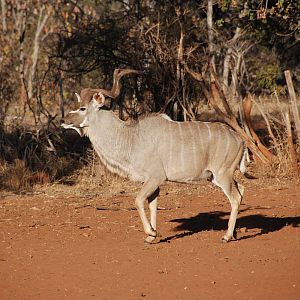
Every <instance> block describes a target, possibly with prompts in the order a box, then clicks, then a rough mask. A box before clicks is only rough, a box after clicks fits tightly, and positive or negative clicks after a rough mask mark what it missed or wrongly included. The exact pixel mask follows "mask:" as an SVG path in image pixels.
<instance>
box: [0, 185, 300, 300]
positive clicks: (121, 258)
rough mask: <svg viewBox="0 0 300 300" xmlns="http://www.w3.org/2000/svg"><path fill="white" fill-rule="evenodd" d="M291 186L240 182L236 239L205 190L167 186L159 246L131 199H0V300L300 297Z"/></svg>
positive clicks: (218, 201) (298, 191)
mask: <svg viewBox="0 0 300 300" xmlns="http://www.w3.org/2000/svg"><path fill="white" fill-rule="evenodd" d="M299 183H300V182H299V181H296V180H292V181H284V182H279V181H277V182H276V181H273V182H272V183H271V184H270V183H267V182H265V183H264V182H261V181H259V180H253V181H247V183H246V194H245V198H244V201H243V205H242V207H241V212H240V215H239V220H238V225H237V226H238V240H237V241H233V242H230V243H228V244H222V243H221V242H220V238H221V236H222V235H223V234H224V232H225V230H226V228H227V220H228V213H229V203H228V201H227V200H226V199H225V196H224V195H223V194H222V193H221V192H220V191H219V190H217V189H215V188H212V187H211V185H209V184H206V185H204V187H203V186H200V187H197V186H194V185H178V186H177V185H176V189H175V190H174V186H173V187H172V191H170V189H169V185H168V184H167V185H165V186H164V187H163V188H162V192H161V197H160V200H159V207H160V210H159V212H158V216H159V218H158V227H159V231H160V233H161V234H162V238H161V239H160V241H158V242H157V243H155V244H153V245H145V244H144V243H143V238H144V237H145V236H144V234H143V232H142V231H141V228H142V227H141V222H140V220H139V218H138V215H137V211H135V210H134V209H133V202H134V200H133V199H134V197H133V196H131V195H130V194H127V192H126V193H123V194H119V195H116V196H114V197H99V196H98V197H92V198H88V199H87V198H83V197H82V198H75V197H74V196H73V197H70V196H60V197H54V196H49V195H46V194H45V195H36V196H14V195H10V196H5V195H2V197H0V243H1V244H0V245H1V246H0V299H5V300H11V299H17V300H19V299H20V300H22V299H30V300H35V299H39V300H46V299H54V300H55V299H109V300H110V299H124V300H126V299H164V300H168V299H188V300H190V299H191V300H196V299H199V300H200V299H239V300H242V299H264V300H265V299H272V300H276V299H300V187H299Z"/></svg>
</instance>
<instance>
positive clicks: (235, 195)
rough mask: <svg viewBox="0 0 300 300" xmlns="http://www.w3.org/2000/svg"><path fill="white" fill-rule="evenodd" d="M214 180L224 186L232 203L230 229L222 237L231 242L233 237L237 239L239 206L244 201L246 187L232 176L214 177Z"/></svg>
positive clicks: (223, 239) (221, 186) (224, 190)
mask: <svg viewBox="0 0 300 300" xmlns="http://www.w3.org/2000/svg"><path fill="white" fill-rule="evenodd" d="M213 182H214V183H215V184H216V185H217V186H219V187H220V188H222V190H223V192H224V193H225V195H226V196H227V198H228V199H229V201H230V205H231V212H230V217H229V221H228V229H227V232H226V234H225V235H224V236H223V237H222V241H223V242H229V241H230V240H231V239H232V238H235V239H236V233H235V223H236V219H237V215H238V213H239V207H240V204H241V202H242V198H243V194H244V187H243V186H242V185H241V184H239V183H237V182H236V181H235V180H233V179H232V176H219V177H216V178H214V179H213Z"/></svg>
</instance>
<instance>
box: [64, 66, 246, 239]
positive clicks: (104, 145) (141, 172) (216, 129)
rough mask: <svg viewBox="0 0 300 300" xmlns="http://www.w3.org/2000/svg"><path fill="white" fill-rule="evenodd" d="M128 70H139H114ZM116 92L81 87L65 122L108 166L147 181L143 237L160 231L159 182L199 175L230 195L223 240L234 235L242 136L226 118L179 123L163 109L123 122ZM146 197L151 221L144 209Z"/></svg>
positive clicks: (140, 205)
mask: <svg viewBox="0 0 300 300" xmlns="http://www.w3.org/2000/svg"><path fill="white" fill-rule="evenodd" d="M129 73H137V72H136V71H134V70H121V71H120V70H118V71H116V73H115V74H119V75H120V74H121V76H123V75H124V74H129ZM121 76H119V77H118V78H117V80H114V85H113V88H112V91H115V90H116V88H115V86H116V85H117V87H119V83H118V80H119V79H120V77H121ZM115 79H116V78H115ZM112 91H106V90H102V89H83V90H82V91H81V95H80V96H79V95H77V97H78V99H79V101H80V102H81V104H80V105H81V106H80V108H79V109H78V110H76V111H71V112H69V113H68V115H67V116H66V118H65V123H64V124H63V126H64V127H65V128H73V129H75V130H76V131H77V132H78V133H79V134H80V135H81V136H83V135H86V136H88V137H89V138H90V140H91V142H92V145H93V147H94V148H95V150H96V152H97V153H98V155H99V157H100V159H101V160H102V162H103V163H104V165H105V166H106V167H107V168H108V169H109V170H110V171H112V172H114V173H117V174H119V175H120V176H126V177H128V178H129V179H131V180H133V181H139V182H143V183H144V184H143V187H142V189H141V191H140V192H139V193H138V195H137V197H136V200H135V204H136V207H137V210H138V212H139V215H140V218H141V220H142V223H143V227H144V231H145V233H146V234H147V238H146V240H145V241H146V242H149V243H150V242H153V241H154V239H155V237H156V236H157V231H156V214H157V196H158V192H159V185H160V184H162V183H163V182H164V181H176V182H193V181H198V180H200V179H212V182H213V183H214V184H216V185H217V186H219V187H221V188H222V190H223V191H224V193H225V195H226V196H227V197H228V199H229V201H230V204H231V213H230V218H229V222H228V230H227V232H226V234H225V235H224V236H223V238H222V239H223V241H225V242H227V241H229V240H231V239H232V238H233V237H234V233H235V230H234V228H235V223H236V218H237V215H238V210H239V206H240V203H241V200H242V196H243V193H244V188H243V186H242V185H241V184H239V183H237V182H236V181H235V180H234V179H233V173H234V171H235V170H236V169H238V168H239V169H240V170H241V172H242V173H245V172H246V168H245V159H246V156H247V155H246V154H247V152H246V150H247V149H246V147H245V145H244V143H243V141H242V139H241V138H240V137H239V135H238V134H237V133H236V132H234V131H233V130H232V129H231V128H230V127H228V126H227V125H225V124H222V123H208V122H175V121H172V120H171V119H170V118H169V117H168V116H167V115H165V114H156V115H155V114H154V115H149V116H148V117H145V118H143V119H141V120H139V121H138V122H134V123H127V122H124V121H122V120H120V119H119V118H118V117H117V116H115V114H114V113H113V112H112V111H111V110H110V109H109V107H108V106H107V102H106V99H105V96H109V97H113V98H115V97H117V96H118V92H116V93H113V92H112ZM147 199H148V202H149V210H150V222H149V221H148V219H147V217H146V213H145V210H144V202H145V200H147Z"/></svg>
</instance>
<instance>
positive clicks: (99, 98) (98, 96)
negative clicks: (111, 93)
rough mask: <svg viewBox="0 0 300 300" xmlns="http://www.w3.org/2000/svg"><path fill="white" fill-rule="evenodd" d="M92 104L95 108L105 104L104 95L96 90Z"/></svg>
mask: <svg viewBox="0 0 300 300" xmlns="http://www.w3.org/2000/svg"><path fill="white" fill-rule="evenodd" d="M92 101H93V104H94V106H95V108H96V109H100V108H101V107H102V106H104V104H105V97H104V95H103V94H102V93H100V92H98V93H95V94H94V95H93V100H92Z"/></svg>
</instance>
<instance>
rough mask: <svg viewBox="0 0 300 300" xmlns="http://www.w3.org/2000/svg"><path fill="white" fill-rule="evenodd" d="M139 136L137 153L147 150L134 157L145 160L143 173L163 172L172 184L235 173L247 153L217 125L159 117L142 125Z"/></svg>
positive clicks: (238, 140)
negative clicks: (146, 171) (173, 182)
mask: <svg viewBox="0 0 300 300" xmlns="http://www.w3.org/2000/svg"><path fill="white" fill-rule="evenodd" d="M139 135H140V136H141V138H140V139H139V141H140V143H141V145H140V147H137V148H136V149H142V148H143V149H144V150H143V151H142V152H143V154H142V153H135V154H134V156H136V158H137V159H138V160H139V161H141V160H144V167H143V169H145V170H149V172H152V173H153V174H151V175H152V176H155V172H157V174H162V172H163V173H164V174H162V175H165V177H166V179H167V180H170V181H179V182H190V181H197V180H199V179H203V178H208V177H210V176H211V175H213V176H220V175H222V173H226V172H227V171H229V170H230V171H232V172H234V170H235V169H237V168H238V166H239V164H240V163H241V160H242V157H243V152H244V151H243V150H244V144H243V141H242V140H241V138H240V137H239V136H238V134H237V133H236V132H234V131H233V130H231V129H230V128H229V127H228V126H227V125H225V124H222V123H217V122H216V123H209V122H174V121H172V120H170V119H169V118H168V117H167V116H165V115H157V116H152V117H148V118H145V119H144V120H142V121H140V123H139ZM143 155H144V156H145V157H142V156H143ZM149 175H150V174H149Z"/></svg>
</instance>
